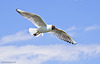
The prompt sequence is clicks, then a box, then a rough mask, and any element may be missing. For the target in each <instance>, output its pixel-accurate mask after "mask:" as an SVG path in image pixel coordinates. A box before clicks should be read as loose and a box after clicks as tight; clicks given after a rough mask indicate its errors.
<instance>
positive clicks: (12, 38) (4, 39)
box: [0, 30, 32, 44]
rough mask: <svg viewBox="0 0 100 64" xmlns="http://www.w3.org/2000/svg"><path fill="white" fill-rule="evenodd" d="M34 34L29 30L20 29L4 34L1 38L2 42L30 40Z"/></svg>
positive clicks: (0, 41)
mask: <svg viewBox="0 0 100 64" xmlns="http://www.w3.org/2000/svg"><path fill="white" fill-rule="evenodd" d="M31 38H32V36H31V35H30V34H28V33H27V30H23V31H19V32H17V33H16V34H13V35H8V36H4V37H2V38H1V39H0V44H5V43H11V42H15V41H21V40H28V39H31Z"/></svg>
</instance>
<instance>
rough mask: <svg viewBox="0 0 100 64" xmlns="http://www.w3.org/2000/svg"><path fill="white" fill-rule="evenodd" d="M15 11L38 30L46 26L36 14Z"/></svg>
mask: <svg viewBox="0 0 100 64" xmlns="http://www.w3.org/2000/svg"><path fill="white" fill-rule="evenodd" d="M16 11H17V12H18V13H19V14H21V15H22V16H24V17H25V18H27V19H28V20H30V21H31V22H32V23H33V24H34V25H35V26H37V27H38V28H39V27H41V26H46V24H45V23H44V21H43V20H42V19H41V18H40V16H38V15H36V14H33V13H29V12H25V11H22V10H19V9H16Z"/></svg>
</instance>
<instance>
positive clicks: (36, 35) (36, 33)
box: [29, 28, 43, 37]
mask: <svg viewBox="0 0 100 64" xmlns="http://www.w3.org/2000/svg"><path fill="white" fill-rule="evenodd" d="M29 32H30V34H31V35H34V36H35V37H39V36H40V35H41V34H42V36H43V33H39V32H38V30H37V29H36V28H29Z"/></svg>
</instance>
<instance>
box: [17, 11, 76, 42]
mask: <svg viewBox="0 0 100 64" xmlns="http://www.w3.org/2000/svg"><path fill="white" fill-rule="evenodd" d="M16 11H17V12H18V13H19V14H21V15H22V16H24V17H25V18H26V19H28V20H30V21H31V22H32V23H33V24H34V25H35V26H36V27H37V28H29V32H30V34H31V35H34V36H40V34H42V36H43V33H51V34H53V35H55V36H57V37H58V38H59V39H61V40H63V41H66V42H69V43H72V44H76V42H75V41H74V40H73V39H72V38H71V37H70V36H69V35H68V34H67V33H66V32H65V31H63V30H61V29H58V28H56V27H55V26H54V25H48V24H46V23H45V22H44V21H43V20H42V19H41V17H40V16H38V15H36V14H33V13H29V12H26V11H22V10H20V9H16Z"/></svg>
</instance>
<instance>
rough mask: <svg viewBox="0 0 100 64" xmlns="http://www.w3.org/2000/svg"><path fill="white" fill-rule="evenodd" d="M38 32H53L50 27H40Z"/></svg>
mask: <svg viewBox="0 0 100 64" xmlns="http://www.w3.org/2000/svg"><path fill="white" fill-rule="evenodd" d="M38 31H39V32H40V33H46V32H49V31H51V29H49V28H48V27H40V28H38Z"/></svg>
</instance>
